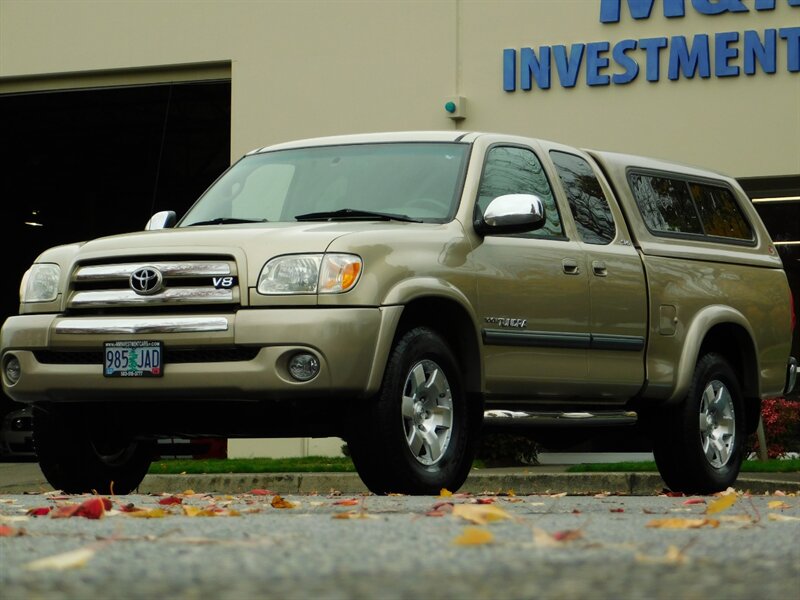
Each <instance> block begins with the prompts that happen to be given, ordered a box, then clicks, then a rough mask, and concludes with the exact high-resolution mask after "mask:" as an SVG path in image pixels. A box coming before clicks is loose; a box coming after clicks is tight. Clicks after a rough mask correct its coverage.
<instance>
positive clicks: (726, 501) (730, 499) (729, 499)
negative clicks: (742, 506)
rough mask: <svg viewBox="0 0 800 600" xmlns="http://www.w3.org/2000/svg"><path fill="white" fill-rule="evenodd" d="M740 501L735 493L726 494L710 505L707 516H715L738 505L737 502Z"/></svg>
mask: <svg viewBox="0 0 800 600" xmlns="http://www.w3.org/2000/svg"><path fill="white" fill-rule="evenodd" d="M738 499H739V497H738V496H737V495H736V493H735V492H734V493H732V494H731V493H728V494H725V495H724V496H720V497H719V498H718V499H716V500H714V501H713V502H712V503H711V504H709V505H708V507H707V508H706V512H705V514H707V515H713V514H716V513H721V512H722V511H725V510H728V509H729V508H730V507H731V506H733V505H734V504H736V500H738Z"/></svg>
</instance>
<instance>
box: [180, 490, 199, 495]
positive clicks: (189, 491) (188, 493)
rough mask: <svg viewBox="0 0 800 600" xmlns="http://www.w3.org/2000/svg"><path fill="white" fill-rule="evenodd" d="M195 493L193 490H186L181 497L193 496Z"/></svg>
mask: <svg viewBox="0 0 800 600" xmlns="http://www.w3.org/2000/svg"><path fill="white" fill-rule="evenodd" d="M195 493H196V492H195V491H194V490H193V489H188V490H183V494H182V495H183V496H194V495H195Z"/></svg>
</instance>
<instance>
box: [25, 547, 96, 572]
mask: <svg viewBox="0 0 800 600" xmlns="http://www.w3.org/2000/svg"><path fill="white" fill-rule="evenodd" d="M94 553H95V551H94V550H93V549H92V548H78V549H77V550H72V551H70V552H64V553H62V554H56V555H54V556H48V557H47V558H40V559H39V560H34V561H32V562H29V563H28V564H27V565H26V566H25V568H26V569H27V570H28V571H45V570H48V569H53V570H56V571H63V570H64V569H75V568H77V567H82V566H84V565H85V564H86V563H87V562H89V559H90V558H92V557H93V556H94Z"/></svg>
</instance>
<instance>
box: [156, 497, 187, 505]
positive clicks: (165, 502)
mask: <svg viewBox="0 0 800 600" xmlns="http://www.w3.org/2000/svg"><path fill="white" fill-rule="evenodd" d="M158 503H159V504H163V505H173V504H182V503H183V499H182V498H178V497H177V496H169V497H167V498H162V499H161V500H159V501H158Z"/></svg>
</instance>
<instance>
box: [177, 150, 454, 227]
mask: <svg viewBox="0 0 800 600" xmlns="http://www.w3.org/2000/svg"><path fill="white" fill-rule="evenodd" d="M468 150H469V146H468V145H466V144H453V143H433V142H431V143H384V144H357V145H348V146H318V147H312V148H301V149H296V150H278V151H275V152H265V153H262V154H253V155H250V156H246V157H245V158H243V159H242V160H240V161H239V162H237V163H236V164H234V165H233V166H232V167H231V168H230V169H229V170H228V171H227V172H226V173H225V174H224V175H223V176H222V177H221V178H220V179H219V180H218V181H217V182H216V183H215V184H214V185H213V186H211V188H209V190H208V191H207V192H206V193H205V194H204V195H203V196H202V197H201V198H200V200H198V201H197V202H196V203H195V205H194V206H192V208H191V209H189V212H188V213H186V216H185V217H184V218H183V220H182V221H181V223H180V227H188V226H191V225H199V224H201V223H202V224H224V223H232V222H235V223H243V222H263V221H265V220H266V221H269V222H276V221H278V222H288V221H296V220H298V219H297V217H301V220H304V221H309V220H326V221H327V220H351V219H354V218H358V219H362V220H363V219H369V218H370V213H371V214H373V215H375V214H378V213H380V215H381V216H382V220H386V219H391V218H399V219H400V220H415V221H427V222H436V223H442V222H445V221H449V220H450V219H451V218H452V217H453V215H454V214H455V211H456V203H457V199H458V196H459V193H460V191H461V182H462V179H463V174H464V169H465V164H466V157H467V153H468Z"/></svg>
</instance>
